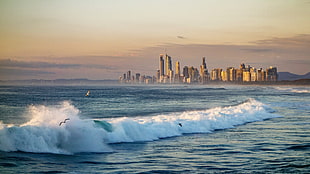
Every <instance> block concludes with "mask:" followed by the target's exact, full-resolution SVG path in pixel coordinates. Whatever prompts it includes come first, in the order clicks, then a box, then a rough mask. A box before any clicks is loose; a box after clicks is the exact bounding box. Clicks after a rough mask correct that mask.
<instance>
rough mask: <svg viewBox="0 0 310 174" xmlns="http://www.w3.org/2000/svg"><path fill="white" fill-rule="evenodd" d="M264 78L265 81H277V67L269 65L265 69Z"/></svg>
mask: <svg viewBox="0 0 310 174" xmlns="http://www.w3.org/2000/svg"><path fill="white" fill-rule="evenodd" d="M266 76H267V77H266V78H267V81H273V82H274V81H277V80H278V73H277V68H276V67H272V66H271V67H269V68H267V69H266Z"/></svg>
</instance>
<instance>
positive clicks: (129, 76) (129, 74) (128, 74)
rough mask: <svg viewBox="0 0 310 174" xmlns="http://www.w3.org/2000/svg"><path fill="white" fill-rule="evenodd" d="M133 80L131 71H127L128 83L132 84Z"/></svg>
mask: <svg viewBox="0 0 310 174" xmlns="http://www.w3.org/2000/svg"><path fill="white" fill-rule="evenodd" d="M130 80H131V71H130V70H129V71H127V81H128V82H130Z"/></svg>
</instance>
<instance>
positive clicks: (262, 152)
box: [0, 85, 310, 173]
mask: <svg viewBox="0 0 310 174" xmlns="http://www.w3.org/2000/svg"><path fill="white" fill-rule="evenodd" d="M88 90H89V91H91V92H90V95H89V96H87V97H85V92H87V91H88ZM309 91H310V88H309V87H307V86H131V85H129V86H122V85H121V86H87V87H84V86H2V87H1V86H0V111H1V112H0V120H1V121H0V172H1V173H308V172H310V166H309V162H310V158H309V156H310V137H309V135H310V122H309V117H310V110H309V108H310V93H309ZM65 120H66V121H65ZM64 121H65V122H64Z"/></svg>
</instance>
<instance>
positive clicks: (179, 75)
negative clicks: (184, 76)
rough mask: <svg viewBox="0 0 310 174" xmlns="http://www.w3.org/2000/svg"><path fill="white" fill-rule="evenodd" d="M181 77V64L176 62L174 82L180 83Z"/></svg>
mask: <svg viewBox="0 0 310 174" xmlns="http://www.w3.org/2000/svg"><path fill="white" fill-rule="evenodd" d="M180 77H181V74H180V62H179V61H176V62H175V77H174V82H175V83H180Z"/></svg>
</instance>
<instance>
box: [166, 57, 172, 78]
mask: <svg viewBox="0 0 310 174" xmlns="http://www.w3.org/2000/svg"><path fill="white" fill-rule="evenodd" d="M165 63H166V75H167V76H169V74H170V73H169V71H172V64H171V57H170V56H168V55H167V54H166V62H165Z"/></svg>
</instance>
